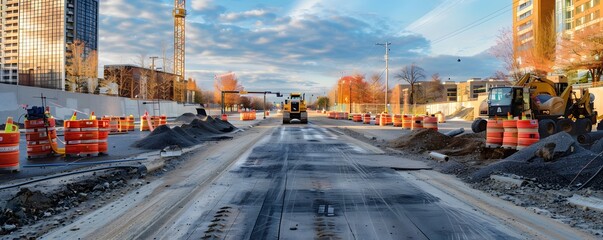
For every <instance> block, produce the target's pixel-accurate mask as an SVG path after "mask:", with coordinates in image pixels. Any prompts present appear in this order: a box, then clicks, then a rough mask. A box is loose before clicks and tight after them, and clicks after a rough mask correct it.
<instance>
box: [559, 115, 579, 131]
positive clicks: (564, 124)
mask: <svg viewBox="0 0 603 240" xmlns="http://www.w3.org/2000/svg"><path fill="white" fill-rule="evenodd" d="M556 132H566V133H568V134H569V135H575V134H576V123H574V121H572V120H571V119H569V118H562V119H559V120H558V121H557V131H556Z"/></svg>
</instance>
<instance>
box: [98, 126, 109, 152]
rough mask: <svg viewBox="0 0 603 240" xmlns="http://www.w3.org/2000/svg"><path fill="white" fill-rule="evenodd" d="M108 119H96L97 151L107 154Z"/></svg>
mask: <svg viewBox="0 0 603 240" xmlns="http://www.w3.org/2000/svg"><path fill="white" fill-rule="evenodd" d="M110 131H111V129H110V127H109V120H100V121H98V141H97V143H98V153H99V154H108V153H109V142H108V140H109V132H110Z"/></svg>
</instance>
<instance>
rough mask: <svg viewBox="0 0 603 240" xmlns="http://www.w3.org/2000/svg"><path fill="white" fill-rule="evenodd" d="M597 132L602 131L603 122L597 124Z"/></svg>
mask: <svg viewBox="0 0 603 240" xmlns="http://www.w3.org/2000/svg"><path fill="white" fill-rule="evenodd" d="M597 131H603V120H601V121H600V122H599V124H597Z"/></svg>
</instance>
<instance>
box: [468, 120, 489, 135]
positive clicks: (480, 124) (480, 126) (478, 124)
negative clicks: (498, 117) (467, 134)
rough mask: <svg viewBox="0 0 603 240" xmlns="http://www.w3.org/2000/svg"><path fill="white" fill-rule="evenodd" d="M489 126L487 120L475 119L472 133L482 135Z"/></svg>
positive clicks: (472, 124)
mask: <svg viewBox="0 0 603 240" xmlns="http://www.w3.org/2000/svg"><path fill="white" fill-rule="evenodd" d="M487 125H488V121H486V120H485V119H481V118H479V119H475V120H474V121H473V123H471V131H473V132H474V133H480V132H483V131H486V127H487Z"/></svg>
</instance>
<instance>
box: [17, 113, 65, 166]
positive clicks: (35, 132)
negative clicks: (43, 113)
mask: <svg viewBox="0 0 603 240" xmlns="http://www.w3.org/2000/svg"><path fill="white" fill-rule="evenodd" d="M56 138H57V133H56V121H55V119H54V118H52V117H51V118H47V119H46V122H45V121H44V119H35V120H25V139H26V141H27V142H26V143H27V157H28V158H40V157H47V156H50V155H52V153H53V150H52V148H53V145H55V147H56V146H58V145H57V139H56Z"/></svg>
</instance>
